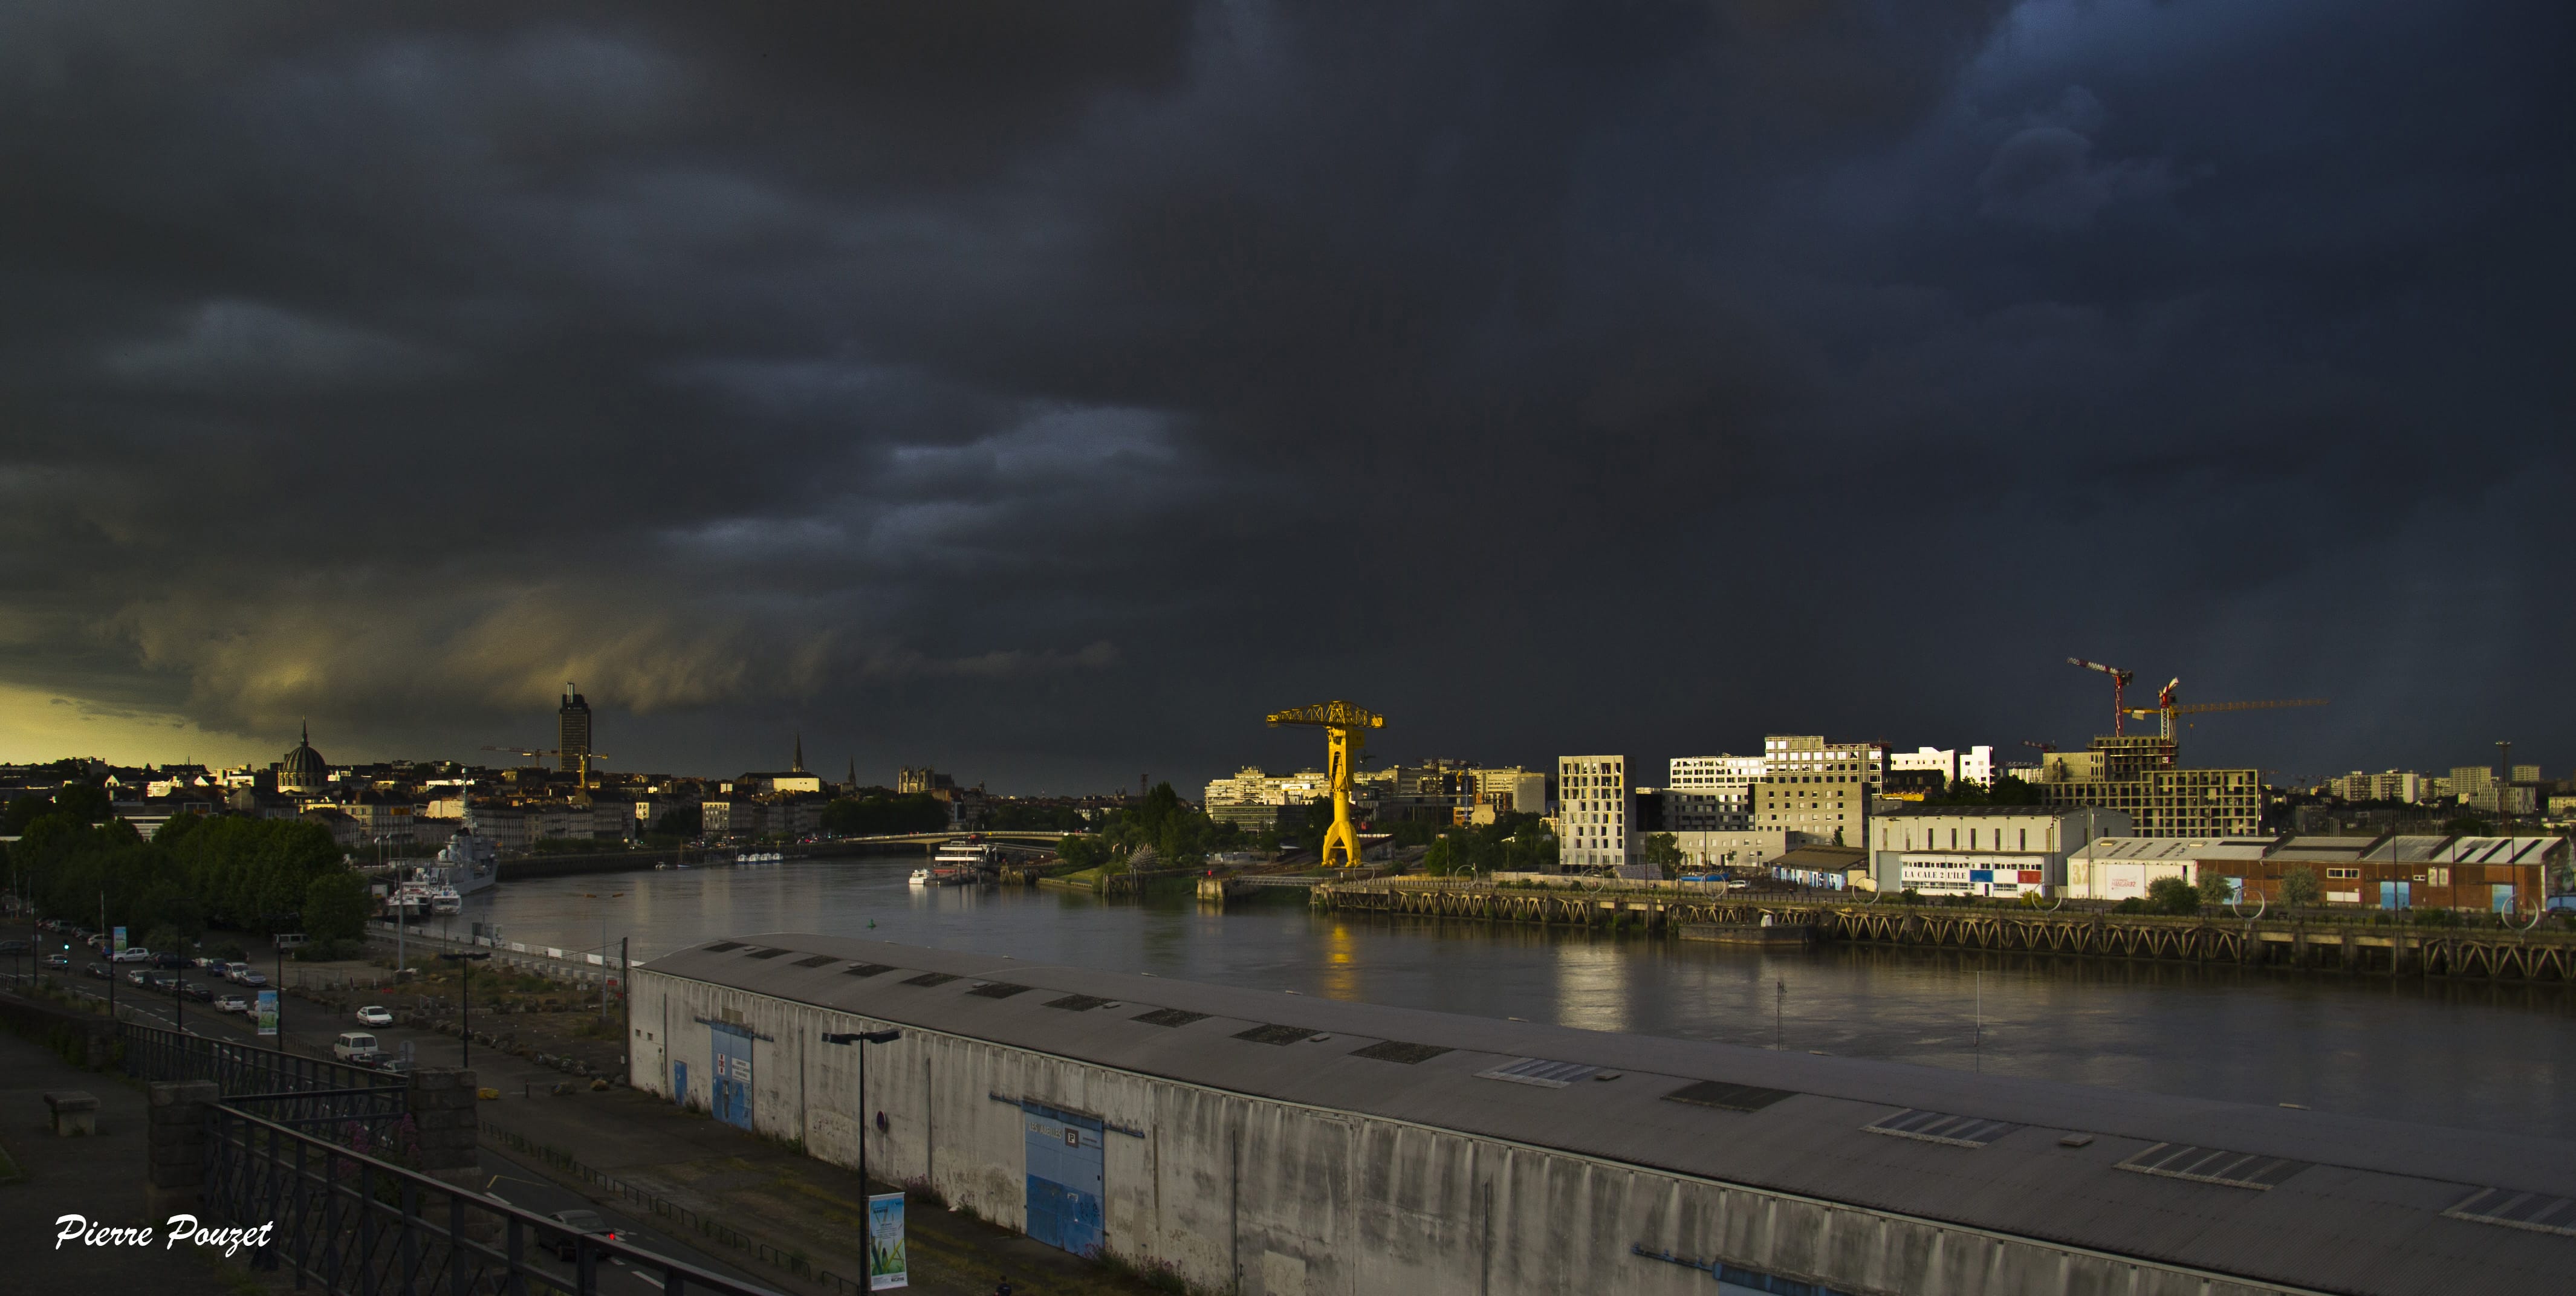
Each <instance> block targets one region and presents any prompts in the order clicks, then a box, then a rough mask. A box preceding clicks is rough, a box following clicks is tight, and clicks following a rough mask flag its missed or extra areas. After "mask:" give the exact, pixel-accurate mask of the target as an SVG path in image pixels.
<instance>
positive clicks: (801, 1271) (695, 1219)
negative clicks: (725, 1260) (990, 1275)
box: [483, 1121, 869, 1296]
mask: <svg viewBox="0 0 2576 1296" xmlns="http://www.w3.org/2000/svg"><path fill="white" fill-rule="evenodd" d="M483 1132H484V1133H485V1134H488V1135H490V1136H492V1137H493V1138H494V1139H497V1140H499V1141H500V1142H502V1143H504V1144H506V1145H508V1146H509V1147H510V1148H511V1149H512V1150H514V1151H518V1152H521V1153H525V1154H526V1155H528V1156H532V1157H535V1158H536V1159H538V1160H540V1161H543V1162H545V1163H546V1164H547V1165H549V1166H552V1167H554V1168H555V1169H557V1170H560V1171H562V1172H563V1173H565V1174H568V1175H571V1176H573V1177H574V1178H577V1179H580V1180H581V1181H583V1182H584V1183H587V1184H590V1185H591V1186H593V1187H595V1188H599V1189H601V1190H603V1191H605V1192H612V1193H615V1194H617V1195H618V1196H619V1197H620V1198H623V1199H624V1200H626V1201H627V1202H629V1203H631V1204H633V1205H636V1206H640V1207H643V1208H644V1209H645V1210H647V1211H650V1212H652V1213H653V1214H655V1215H658V1216H661V1217H662V1218H663V1219H666V1220H669V1221H671V1222H672V1223H674V1224H678V1225H682V1226H684V1227H686V1228H688V1229H690V1230H692V1231H694V1232H696V1233H697V1234H698V1235H699V1236H701V1237H704V1238H708V1239H710V1240H712V1241H716V1242H721V1243H723V1244H724V1245H726V1246H729V1247H732V1248H733V1249H734V1250H737V1251H741V1252H743V1253H745V1254H747V1255H750V1256H752V1257H753V1258H755V1259H757V1260H759V1261H760V1262H761V1263H762V1264H765V1265H769V1266H771V1267H772V1268H776V1269H780V1270H784V1271H785V1272H787V1273H791V1274H794V1275H796V1276H797V1277H799V1278H804V1279H807V1280H809V1281H812V1282H816V1283H820V1284H821V1285H823V1286H825V1287H829V1288H831V1289H832V1290H834V1291H836V1292H840V1293H843V1294H844V1296H864V1293H866V1292H867V1291H868V1290H869V1288H868V1284H867V1283H866V1282H865V1281H864V1280H853V1279H849V1278H844V1277H842V1276H841V1275H839V1274H836V1273H834V1272H832V1271H831V1270H829V1269H825V1268H822V1267H821V1266H818V1265H816V1264H815V1263H814V1262H813V1261H811V1260H808V1259H806V1258H805V1257H804V1256H803V1255H800V1254H798V1253H796V1252H794V1251H787V1250H782V1249H780V1248H778V1247H775V1246H772V1245H770V1244H769V1243H767V1242H764V1241H761V1240H760V1239H759V1238H756V1237H752V1236H751V1235H749V1234H747V1233H743V1232H741V1231H739V1230H736V1229H733V1228H729V1227H727V1226H725V1225H724V1224H722V1223H719V1222H717V1221H715V1220H712V1219H709V1218H707V1217H706V1216H705V1215H703V1214H700V1213H699V1212H697V1211H693V1210H691V1209H689V1208H688V1207H686V1206H682V1205H680V1204H678V1203H676V1202H674V1201H672V1200H670V1199H669V1198H667V1197H663V1196H661V1195H660V1194H658V1193H655V1192H652V1191H651V1190H649V1189H644V1188H639V1187H636V1186H635V1185H634V1184H631V1183H628V1182H626V1181H625V1180H623V1179H620V1178H618V1177H616V1176H615V1175H612V1174H608V1173H606V1172H604V1171H601V1170H598V1169H595V1168H593V1167H591V1166H588V1165H584V1164H582V1162H580V1161H579V1160H577V1159H575V1158H574V1156H573V1155H572V1154H571V1153H569V1152H566V1151H564V1150H563V1149H561V1148H558V1147H552V1146H549V1145H547V1144H544V1143H540V1142H537V1141H536V1140H535V1139H532V1138H529V1137H527V1136H525V1135H523V1134H519V1133H516V1132H514V1131H511V1130H507V1129H503V1128H502V1127H500V1126H498V1125H495V1124H493V1123H492V1122H490V1121H485V1122H483Z"/></svg>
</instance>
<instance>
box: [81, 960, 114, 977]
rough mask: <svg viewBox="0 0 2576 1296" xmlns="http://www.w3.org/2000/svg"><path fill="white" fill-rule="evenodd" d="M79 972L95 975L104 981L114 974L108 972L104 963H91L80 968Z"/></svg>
mask: <svg viewBox="0 0 2576 1296" xmlns="http://www.w3.org/2000/svg"><path fill="white" fill-rule="evenodd" d="M81 972H82V974H83V975H86V976H94V977H97V978H98V979H99V980H101V981H105V980H107V979H108V978H109V977H111V976H114V975H116V974H115V973H113V972H110V971H109V970H108V967H107V965H106V964H104V963H92V964H90V965H89V966H88V967H85V968H82V969H81Z"/></svg>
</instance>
